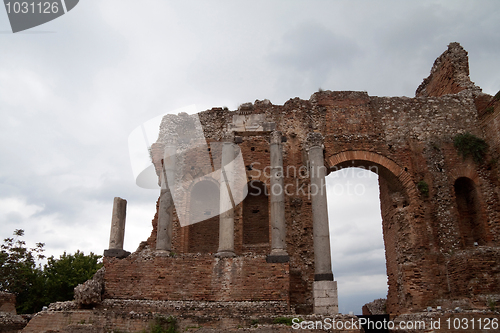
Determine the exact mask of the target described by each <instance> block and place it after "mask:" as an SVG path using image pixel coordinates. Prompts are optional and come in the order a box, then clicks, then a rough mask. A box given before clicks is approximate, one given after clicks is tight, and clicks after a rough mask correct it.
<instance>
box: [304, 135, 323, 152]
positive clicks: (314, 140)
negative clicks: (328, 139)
mask: <svg viewBox="0 0 500 333" xmlns="http://www.w3.org/2000/svg"><path fill="white" fill-rule="evenodd" d="M323 142H324V138H323V135H322V134H321V133H318V132H309V133H308V134H307V138H306V142H305V147H306V149H307V150H309V149H312V148H321V149H323V148H324V147H325V146H324V145H323Z"/></svg>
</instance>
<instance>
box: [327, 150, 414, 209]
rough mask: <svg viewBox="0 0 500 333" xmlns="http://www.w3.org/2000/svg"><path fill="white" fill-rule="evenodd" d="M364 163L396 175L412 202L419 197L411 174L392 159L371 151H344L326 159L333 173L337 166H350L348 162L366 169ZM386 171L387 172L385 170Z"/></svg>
mask: <svg viewBox="0 0 500 333" xmlns="http://www.w3.org/2000/svg"><path fill="white" fill-rule="evenodd" d="M362 161H364V162H372V163H375V164H377V165H380V166H382V167H383V169H382V170H383V172H384V173H387V172H386V171H385V170H387V171H389V172H390V173H391V174H392V175H394V176H395V177H396V178H397V180H398V181H399V182H400V184H401V187H402V189H404V191H405V194H406V196H407V197H408V199H409V200H410V202H412V201H413V200H414V198H415V197H416V196H417V190H416V188H415V184H414V182H413V180H412V178H411V176H410V174H409V173H408V172H407V171H406V170H405V168H403V167H401V166H400V165H398V164H397V163H396V162H394V161H392V160H391V159H389V158H387V157H385V156H383V155H380V154H377V153H373V152H370V151H365V150H348V151H343V152H340V153H338V154H335V155H332V156H330V157H329V158H327V159H326V164H327V167H328V170H329V171H331V170H332V169H334V168H335V167H336V166H342V167H346V166H348V165H347V164H346V162H350V163H351V164H352V165H350V166H362V167H364V164H365V163H363V162H362ZM384 169H385V170H384Z"/></svg>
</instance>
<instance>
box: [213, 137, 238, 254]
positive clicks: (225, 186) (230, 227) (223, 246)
mask: <svg viewBox="0 0 500 333" xmlns="http://www.w3.org/2000/svg"><path fill="white" fill-rule="evenodd" d="M233 160H234V147H233V143H232V142H224V143H223V144H222V157H221V181H220V189H219V190H220V215H219V250H218V251H217V254H216V255H217V256H218V257H234V256H235V254H234V208H233V200H232V195H231V185H232V184H233V181H234V174H233V173H234V170H233V166H232V164H231V162H232V161H233Z"/></svg>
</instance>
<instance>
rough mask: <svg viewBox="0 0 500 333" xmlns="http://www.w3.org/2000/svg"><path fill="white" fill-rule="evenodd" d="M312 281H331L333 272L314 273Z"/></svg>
mask: <svg viewBox="0 0 500 333" xmlns="http://www.w3.org/2000/svg"><path fill="white" fill-rule="evenodd" d="M314 281H333V273H323V274H314Z"/></svg>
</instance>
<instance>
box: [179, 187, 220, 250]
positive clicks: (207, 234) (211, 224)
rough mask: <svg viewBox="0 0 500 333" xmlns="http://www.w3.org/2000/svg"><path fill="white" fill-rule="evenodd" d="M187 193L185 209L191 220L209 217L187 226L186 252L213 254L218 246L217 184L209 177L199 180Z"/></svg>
mask: <svg viewBox="0 0 500 333" xmlns="http://www.w3.org/2000/svg"><path fill="white" fill-rule="evenodd" d="M187 193H188V195H187V197H188V198H187V199H188V200H187V207H186V209H188V210H189V216H190V217H191V219H192V220H199V219H200V218H203V216H204V215H207V216H210V217H209V218H208V219H205V220H202V221H200V222H195V223H192V224H191V223H190V224H189V225H188V226H187V252H191V253H198V252H200V253H215V252H217V249H218V246H219V211H218V207H219V186H218V183H217V182H216V181H215V180H214V179H212V178H210V177H204V178H200V179H199V180H198V181H196V182H194V183H193V184H191V186H190V190H189V191H188V192H187ZM214 209H215V211H212V210H214ZM202 215H203V216H202Z"/></svg>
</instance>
